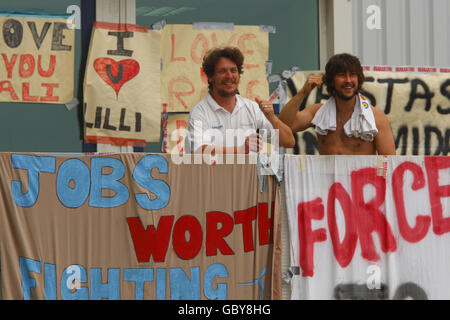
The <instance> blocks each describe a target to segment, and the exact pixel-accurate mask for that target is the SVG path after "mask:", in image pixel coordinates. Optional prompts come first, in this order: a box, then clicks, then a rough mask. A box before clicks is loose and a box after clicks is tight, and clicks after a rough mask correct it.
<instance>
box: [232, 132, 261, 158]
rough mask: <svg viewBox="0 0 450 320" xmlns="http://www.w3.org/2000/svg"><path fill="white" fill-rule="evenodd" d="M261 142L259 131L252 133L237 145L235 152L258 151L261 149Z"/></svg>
mask: <svg viewBox="0 0 450 320" xmlns="http://www.w3.org/2000/svg"><path fill="white" fill-rule="evenodd" d="M262 147H263V142H262V140H261V135H260V134H259V133H252V134H251V135H249V136H248V137H247V138H245V142H244V144H243V145H242V146H240V147H238V150H237V153H240V154H242V153H245V154H248V153H249V152H250V151H253V152H258V151H259V150H262Z"/></svg>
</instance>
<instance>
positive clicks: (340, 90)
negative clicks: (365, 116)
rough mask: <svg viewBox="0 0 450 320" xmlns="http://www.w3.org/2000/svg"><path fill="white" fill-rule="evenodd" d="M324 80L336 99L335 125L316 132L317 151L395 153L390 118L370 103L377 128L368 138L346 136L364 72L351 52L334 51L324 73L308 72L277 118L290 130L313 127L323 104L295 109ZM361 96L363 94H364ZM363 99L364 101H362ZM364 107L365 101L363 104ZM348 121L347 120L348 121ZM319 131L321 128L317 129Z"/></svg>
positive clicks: (296, 130) (357, 100) (361, 153)
mask: <svg viewBox="0 0 450 320" xmlns="http://www.w3.org/2000/svg"><path fill="white" fill-rule="evenodd" d="M322 82H325V84H326V86H327V90H328V92H329V94H330V96H331V97H332V98H330V99H333V98H334V99H335V105H336V107H335V114H336V125H335V130H333V129H334V128H333V129H330V130H328V131H327V132H325V133H323V132H322V133H321V134H319V132H318V130H317V128H316V133H317V140H318V144H319V153H320V154H321V155H324V154H350V155H372V154H379V155H395V143H394V137H393V135H392V130H391V127H390V125H389V120H388V118H387V116H386V115H385V114H384V112H383V111H381V110H380V109H378V108H376V107H373V106H370V108H371V110H372V112H373V119H374V120H375V125H376V129H377V130H378V133H376V131H375V136H374V137H373V139H372V140H371V139H370V138H369V139H365V140H363V139H362V138H361V137H355V136H350V137H349V136H348V134H346V132H345V130H344V126H345V125H346V123H347V121H349V120H350V118H351V117H352V115H353V112H354V111H355V110H356V107H359V103H360V98H359V91H360V89H361V87H362V84H363V83H364V74H363V70H362V67H361V64H360V62H359V59H358V58H357V57H355V56H352V55H350V54H346V53H343V54H337V55H334V56H333V57H331V58H330V60H329V61H328V63H327V65H326V67H325V76H322V75H310V76H309V77H308V79H307V80H306V82H305V84H304V86H303V88H302V89H301V90H300V91H299V92H298V93H297V94H296V95H295V96H294V97H293V98H292V99H291V100H290V101H289V102H288V103H287V104H286V105H285V106H284V108H283V110H282V111H281V113H280V116H279V119H280V120H281V121H283V122H284V123H286V124H287V125H288V126H290V127H291V129H292V131H293V132H298V131H303V130H306V129H308V128H310V127H314V126H315V125H314V124H313V122H315V123H316V122H317V121H316V120H314V121H313V119H314V117H315V115H316V113H317V112H318V110H319V109H320V108H321V107H322V106H323V104H320V103H318V104H313V105H310V106H308V107H306V108H305V109H304V110H302V111H298V109H299V107H300V105H301V104H302V102H303V99H305V97H306V96H307V95H308V94H309V93H310V92H311V91H312V90H313V89H314V88H315V87H320V86H321V85H322ZM363 99H364V98H363ZM364 103H365V102H364ZM364 106H366V108H368V107H369V105H368V104H364ZM349 125H350V123H349ZM319 131H320V130H319Z"/></svg>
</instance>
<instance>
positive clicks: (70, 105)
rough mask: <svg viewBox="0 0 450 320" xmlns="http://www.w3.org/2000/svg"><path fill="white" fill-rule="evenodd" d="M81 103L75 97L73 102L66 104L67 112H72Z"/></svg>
mask: <svg viewBox="0 0 450 320" xmlns="http://www.w3.org/2000/svg"><path fill="white" fill-rule="evenodd" d="M79 103H80V101H78V99H77V98H76V97H75V98H73V99H72V100H70V101H69V102H67V103H66V108H67V110H69V111H70V110H72V109H73V108H75V107H76V106H77V105H78V104H79Z"/></svg>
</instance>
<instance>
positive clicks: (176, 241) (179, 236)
mask: <svg viewBox="0 0 450 320" xmlns="http://www.w3.org/2000/svg"><path fill="white" fill-rule="evenodd" d="M186 232H189V240H186ZM172 238H173V241H172V244H173V249H174V251H175V252H176V253H177V254H178V256H179V257H180V258H181V259H185V260H189V259H192V258H194V257H195V256H196V255H197V254H198V253H199V251H200V249H201V248H202V241H203V231H202V226H201V225H200V222H198V220H197V219H196V218H195V217H193V216H182V217H180V218H179V219H178V220H177V222H176V223H175V226H174V227H173V236H172Z"/></svg>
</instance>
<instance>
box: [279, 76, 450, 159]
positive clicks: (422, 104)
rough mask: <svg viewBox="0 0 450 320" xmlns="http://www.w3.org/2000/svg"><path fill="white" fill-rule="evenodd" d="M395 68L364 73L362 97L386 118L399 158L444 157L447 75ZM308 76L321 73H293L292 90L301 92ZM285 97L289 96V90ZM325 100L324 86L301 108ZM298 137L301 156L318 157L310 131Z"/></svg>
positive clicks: (449, 100) (449, 140)
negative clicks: (396, 70)
mask: <svg viewBox="0 0 450 320" xmlns="http://www.w3.org/2000/svg"><path fill="white" fill-rule="evenodd" d="M391 69H392V68H391ZM398 69H400V70H402V71H401V72H387V71H364V75H365V82H364V84H363V90H362V94H363V95H364V96H365V97H366V98H368V100H369V101H370V104H371V105H373V106H375V107H377V108H380V109H381V110H382V111H383V112H384V113H385V114H386V115H387V117H388V119H389V122H390V125H391V128H392V133H393V136H394V140H395V145H396V150H397V154H398V155H447V154H448V152H449V151H450V127H449V123H450V73H448V72H442V73H439V72H434V73H431V72H430V73H428V72H406V71H407V70H409V69H411V68H398ZM412 69H413V70H415V68H414V67H412ZM417 69H418V70H421V68H417ZM374 70H377V68H375V67H374ZM310 73H316V74H318V73H323V72H321V71H302V72H296V73H295V75H294V76H293V77H292V78H291V79H290V82H291V84H292V86H293V89H295V90H300V89H301V88H302V86H303V84H304V83H305V81H306V79H307V76H308V74H310ZM288 94H289V96H291V95H292V92H291V90H288ZM328 98H329V96H328V91H327V89H326V86H325V85H323V86H322V87H321V88H318V89H314V90H313V91H312V92H311V94H310V95H309V96H308V97H307V98H306V99H305V101H304V102H303V104H302V106H301V107H300V108H301V109H303V108H304V107H305V106H309V105H311V104H315V103H325V101H326V100H327V99H328ZM297 136H298V144H297V146H298V149H299V153H300V154H318V147H317V139H316V134H315V132H314V129H313V128H310V129H308V130H305V131H304V132H301V133H298V134H297Z"/></svg>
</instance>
